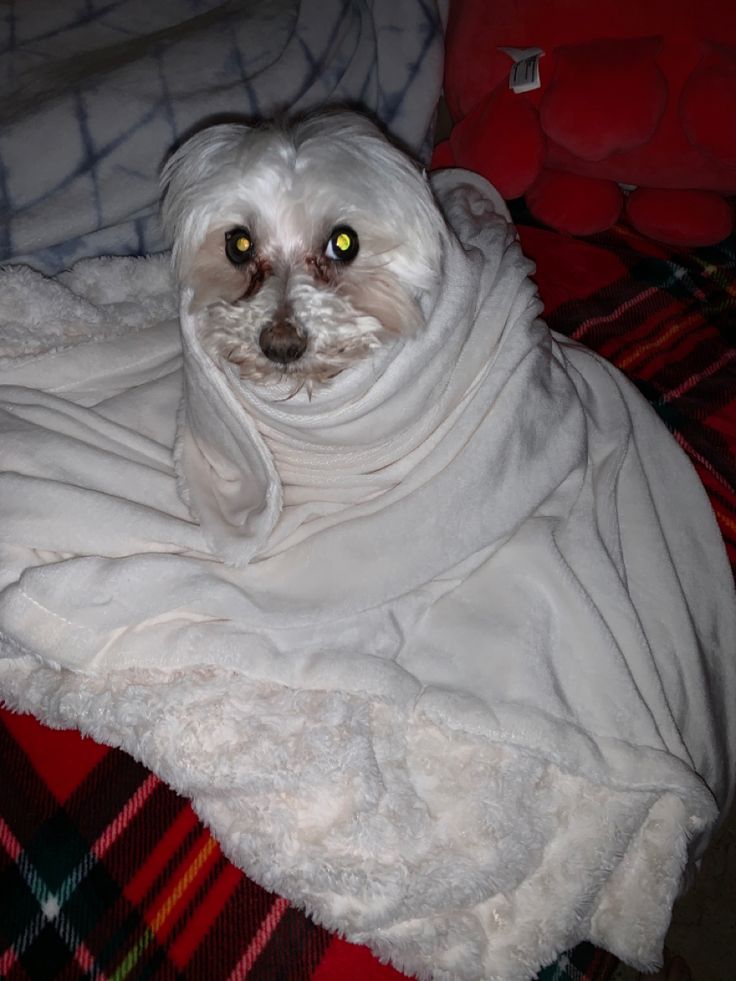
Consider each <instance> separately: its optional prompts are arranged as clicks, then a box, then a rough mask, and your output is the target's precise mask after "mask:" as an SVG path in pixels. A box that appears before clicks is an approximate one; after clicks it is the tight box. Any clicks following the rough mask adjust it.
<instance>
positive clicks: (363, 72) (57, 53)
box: [0, 0, 447, 273]
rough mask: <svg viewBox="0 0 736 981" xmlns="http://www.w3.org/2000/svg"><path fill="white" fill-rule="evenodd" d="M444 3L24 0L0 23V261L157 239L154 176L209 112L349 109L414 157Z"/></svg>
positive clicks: (438, 59)
mask: <svg viewBox="0 0 736 981" xmlns="http://www.w3.org/2000/svg"><path fill="white" fill-rule="evenodd" d="M446 7H447V0H401V2H400V3H397V2H396V0H248V2H245V3H244V2H242V0H228V2H222V0H80V2H78V3H74V4H64V3H59V2H58V0H25V2H23V3H17V4H9V5H8V6H7V7H6V8H5V11H6V12H5V14H4V16H3V18H2V19H0V31H2V32H4V37H2V40H0V49H2V51H3V59H2V86H1V88H2V94H0V214H1V215H2V223H1V224H0V262H2V261H4V262H7V261H11V262H18V261H22V262H27V263H30V264H31V265H33V266H35V267H36V268H38V269H41V270H42V271H44V272H49V273H50V272H55V271H57V270H59V269H62V268H65V267H68V266H70V265H71V264H72V263H73V262H75V261H76V260H77V259H79V258H82V257H84V256H93V255H102V254H141V253H146V252H155V251H157V250H160V249H162V248H163V247H164V245H165V243H164V241H163V239H162V236H161V231H160V228H159V223H158V204H157V198H158V172H159V169H160V166H161V162H162V160H163V158H164V157H165V155H166V154H167V152H168V151H169V150H170V149H171V147H172V146H173V145H174V144H175V143H177V142H178V141H179V140H180V139H181V138H182V136H183V135H185V134H187V133H188V132H189V131H191V130H192V129H193V128H197V127H198V126H200V125H201V124H202V123H204V122H208V121H209V122H212V121H214V120H216V119H217V118H218V117H222V116H228V117H232V116H234V115H238V116H242V117H244V118H246V119H254V118H262V117H267V116H272V115H273V114H274V113H278V112H282V111H286V110H289V111H291V110H304V109H309V108H312V107H314V106H317V105H322V104H324V103H336V102H339V103H343V104H348V105H354V106H358V107H360V108H362V109H364V110H366V111H368V112H369V113H371V114H372V115H374V116H376V117H377V118H378V119H379V120H380V121H382V122H383V124H384V125H385V126H386V127H387V129H388V130H389V131H390V132H391V134H392V135H393V136H394V137H395V138H396V139H398V140H399V141H400V142H401V143H403V144H404V145H405V146H406V147H408V148H409V149H410V150H413V151H414V152H415V153H418V154H420V155H421V154H422V153H424V152H425V151H426V148H427V139H428V134H429V132H430V129H431V123H432V118H433V113H434V108H435V105H436V103H437V99H438V96H439V91H440V86H441V79H442V46H443V22H444V20H445V15H446Z"/></svg>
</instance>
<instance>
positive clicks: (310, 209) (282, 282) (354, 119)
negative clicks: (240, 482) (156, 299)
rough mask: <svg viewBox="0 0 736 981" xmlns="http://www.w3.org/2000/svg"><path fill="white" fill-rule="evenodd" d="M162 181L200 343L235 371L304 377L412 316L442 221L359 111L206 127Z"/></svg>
mask: <svg viewBox="0 0 736 981" xmlns="http://www.w3.org/2000/svg"><path fill="white" fill-rule="evenodd" d="M163 185H164V189H165V192H166V193H165V197H164V220H165V223H166V225H167V227H168V229H169V231H170V233H171V234H172V236H173V240H174V252H173V255H174V263H175V267H176V270H177V274H178V277H179V280H180V282H181V284H182V286H184V287H188V288H189V289H190V290H191V292H192V310H193V311H194V312H196V313H197V315H198V319H199V322H200V324H201V337H202V342H203V344H204V346H205V348H206V349H207V350H208V352H209V353H210V354H211V355H212V357H214V358H215V359H218V360H219V359H223V360H226V361H230V362H232V363H233V364H235V365H236V366H237V367H238V369H239V371H240V374H241V376H242V377H243V378H247V379H250V380H252V381H268V380H270V379H272V378H281V377H283V376H284V375H288V376H291V377H293V379H294V382H295V387H298V386H300V385H301V384H303V383H306V384H307V385H308V386H309V387H310V389H311V387H312V386H313V385H314V384H317V383H323V382H326V381H327V380H329V379H330V378H332V377H334V376H335V375H337V374H338V373H339V372H341V371H343V370H344V369H345V368H347V367H348V366H349V365H351V364H353V363H354V362H355V361H356V360H359V359H361V358H363V357H365V356H366V355H367V354H368V353H369V352H370V351H372V350H373V349H375V348H376V347H377V346H379V345H381V344H383V343H386V342H387V341H388V340H389V339H390V338H391V336H392V335H396V334H397V333H408V332H412V331H415V330H417V329H419V328H420V327H421V324H422V320H423V316H422V311H421V305H420V300H421V298H422V296H423V295H424V294H426V293H427V292H428V291H430V290H431V289H432V287H433V286H434V285H435V284H436V282H437V278H438V274H439V269H440V262H441V252H442V239H443V237H444V236H445V235H446V234H447V232H446V226H445V223H444V220H443V219H442V217H441V215H440V213H439V211H438V209H437V207H436V205H435V203H434V200H433V198H432V195H431V193H430V191H429V188H428V186H427V182H426V180H425V178H424V176H423V175H422V174H421V173H420V171H419V170H418V168H417V167H416V166H415V165H414V164H413V162H412V161H410V160H409V159H408V158H407V157H405V156H404V155H403V154H402V153H400V151H398V150H397V149H396V148H395V147H393V146H392V145H391V144H389V143H388V142H387V141H386V140H385V139H384V138H383V136H382V135H381V134H380V132H379V131H378V130H377V129H376V128H375V127H374V126H373V125H372V124H371V123H369V122H368V121H367V120H366V119H364V118H363V117H360V116H357V115H354V114H352V113H333V114H327V115H320V116H312V117H309V118H307V119H305V120H303V121H301V122H299V123H296V124H295V125H294V126H292V127H290V128H284V127H277V126H268V127H263V128H256V129H252V128H250V127H247V126H239V125H224V126H214V127H211V128H210V129H207V130H204V131H203V132H201V133H199V134H198V135H196V136H194V137H192V139H190V140H189V141H187V142H186V143H185V144H184V145H183V146H182V147H181V148H180V149H179V150H178V151H177V152H176V153H175V154H174V156H173V157H172V158H171V159H170V161H169V162H168V164H167V166H166V167H165V169H164V174H163Z"/></svg>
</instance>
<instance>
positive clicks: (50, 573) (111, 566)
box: [0, 172, 736, 981]
mask: <svg viewBox="0 0 736 981" xmlns="http://www.w3.org/2000/svg"><path fill="white" fill-rule="evenodd" d="M436 187H437V191H438V194H439V195H440V197H441V199H442V200H443V203H444V207H445V209H446V212H447V213H448V215H449V217H450V220H451V222H452V223H453V225H454V227H455V229H456V231H457V234H458V236H459V238H460V240H461V241H462V243H463V245H464V247H461V246H460V245H459V244H455V243H454V244H451V245H450V246H448V248H447V252H446V255H445V262H444V275H443V281H442V282H441V283H439V284H438V288H437V291H436V294H435V295H434V296H433V297H431V298H428V300H427V304H426V309H427V312H428V315H429V322H428V326H427V328H426V329H425V330H424V331H422V332H420V333H419V334H418V335H417V336H415V337H412V338H411V339H407V340H405V341H397V342H396V343H395V344H394V346H393V347H390V348H386V349H385V350H383V351H382V352H380V353H379V354H378V355H377V356H376V357H375V358H374V359H373V360H372V361H370V362H366V363H364V364H363V365H362V366H360V367H357V368H355V369H351V370H350V371H347V372H345V373H344V374H343V375H341V376H339V377H338V378H337V379H335V380H334V382H333V383H332V385H331V387H330V388H329V389H323V390H320V391H318V392H317V394H316V395H315V396H314V398H313V399H312V400H311V401H309V399H308V398H307V396H306V394H305V393H299V394H297V395H296V396H294V397H293V398H291V399H285V398H284V395H285V392H282V391H281V390H279V388H278V386H276V387H275V388H270V389H269V388H251V387H247V386H245V385H242V384H241V383H240V382H239V381H238V379H237V378H236V377H235V375H234V374H232V373H227V372H226V371H224V370H221V369H220V368H218V367H216V366H215V365H214V364H213V363H212V362H210V361H209V360H208V359H207V357H206V356H205V355H204V354H203V352H202V350H201V348H200V346H199V344H198V341H197V338H196V333H195V326H196V325H195V324H193V323H192V322H191V320H190V319H189V318H188V317H187V316H185V317H184V318H183V331H182V334H183V358H182V344H181V342H180V338H179V333H178V328H177V324H176V319H175V310H174V299H173V296H172V291H171V287H170V284H169V280H168V274H167V271H166V268H165V266H164V265H163V261H162V260H160V259H149V260H131V259H119V260H107V261H106V260H89V261H86V262H84V263H81V264H80V265H78V266H77V267H76V268H75V269H74V270H73V271H72V272H71V273H67V274H65V275H63V276H61V277H59V278H58V279H57V280H53V281H52V280H44V279H42V278H41V277H40V276H39V275H38V274H36V273H32V272H31V271H30V270H26V269H21V268H12V269H9V270H7V271H6V272H5V273H4V274H3V278H2V283H1V284H0V285H1V286H2V291H3V296H4V298H3V300H2V305H1V309H2V318H3V321H4V323H3V330H2V334H3V338H4V347H5V353H6V355H7V357H6V358H5V359H4V360H3V361H2V363H1V366H0V383H2V388H0V402H1V405H2V410H1V415H0V466H1V469H2V473H1V474H0V495H1V500H2V510H1V512H0V548H1V550H2V552H1V556H2V572H1V573H0V575H1V576H2V579H1V581H0V589H2V593H1V594H0V630H1V631H2V655H3V657H2V659H0V693H1V694H2V697H3V699H4V700H5V701H6V703H7V704H9V705H11V706H13V707H17V708H19V709H23V710H29V711H32V712H33V713H35V714H36V715H37V716H38V717H39V718H41V719H42V720H44V721H46V722H48V723H50V724H51V725H54V726H78V727H79V728H80V729H82V731H83V732H85V733H89V734H90V735H92V736H94V737H95V738H96V739H98V740H100V741H102V742H104V743H108V744H111V745H117V746H122V747H124V748H125V749H126V750H128V751H129V752H130V753H132V754H133V755H134V756H135V757H136V758H138V759H139V760H141V761H143V762H144V763H146V764H147V765H148V766H149V767H151V768H153V769H154V770H155V771H156V772H157V773H159V774H160V775H161V776H162V777H163V778H164V779H165V780H167V781H168V782H169V783H170V784H171V785H172V786H173V787H174V788H175V789H177V790H178V791H180V792H181V793H183V794H186V795H188V796H189V797H191V799H192V801H193V803H194V806H195V808H196V810H197V812H198V813H199V814H200V816H201V817H202V818H203V819H204V820H205V821H206V822H207V823H208V824H209V825H210V827H211V828H212V830H213V832H214V834H215V835H216V836H217V837H218V839H219V841H220V842H221V843H222V846H223V848H224V849H225V851H226V853H227V854H228V855H229V856H230V857H231V858H232V859H233V861H235V862H236V863H237V864H238V865H240V866H241V867H242V868H244V869H245V870H246V871H247V872H248V873H249V874H250V875H251V876H253V877H254V878H255V879H256V880H257V881H259V882H261V883H263V884H264V885H265V886H267V887H269V888H272V889H275V890H278V891H279V892H280V893H281V894H283V895H284V896H286V897H287V898H288V899H290V900H292V901H293V902H295V903H296V904H298V905H300V906H303V907H304V908H306V909H307V910H308V911H310V912H311V913H312V914H313V915H314V916H315V918H316V919H317V920H319V921H320V922H321V923H324V924H327V925H328V926H330V927H333V928H336V929H338V930H340V931H341V932H343V933H344V934H345V935H346V936H347V937H348V938H349V939H351V940H355V941H358V942H364V943H368V944H369V945H370V946H371V947H372V948H373V949H374V950H376V951H377V952H378V953H379V954H380V955H382V956H384V957H386V958H390V959H391V960H392V961H393V962H394V963H395V964H396V965H397V966H399V967H402V968H404V969H406V970H409V971H414V972H418V973H419V975H420V976H422V977H427V978H429V977H432V978H437V979H448V978H462V979H477V978H486V979H504V981H521V979H527V978H530V977H531V976H532V975H533V974H534V972H535V970H536V969H537V968H539V967H540V966H541V965H543V964H545V963H547V962H549V961H551V960H553V959H554V957H555V956H556V955H557V954H558V953H559V952H560V951H561V950H563V949H565V948H566V947H568V946H571V945H573V944H574V943H576V942H578V941H579V940H581V939H583V938H589V939H591V940H592V941H594V942H596V943H599V944H602V945H603V946H605V947H608V948H609V949H611V950H613V951H615V952H616V953H617V954H619V955H620V956H621V957H623V958H624V959H625V960H627V961H629V962H630V963H632V964H636V965H639V966H641V967H650V966H652V965H653V964H655V963H656V962H657V960H658V957H659V955H660V950H661V944H662V939H663V935H664V932H665V930H666V927H667V924H668V920H669V915H670V909H671V905H672V902H673V899H674V898H675V895H676V893H677V891H678V888H679V886H680V883H681V878H682V876H683V873H684V870H685V869H686V866H687V863H688V860H689V859H693V858H697V856H698V855H699V854H700V852H701V851H702V848H703V846H704V844H705V843H706V841H707V839H708V836H709V834H710V833H711V832H712V829H713V827H714V824H715V822H716V821H717V818H718V815H719V811H721V810H722V809H723V808H724V807H726V806H727V804H728V802H729V800H730V797H731V793H732V789H733V788H732V783H733V775H734V757H735V753H736V750H735V746H736V735H735V729H734V712H733V706H734V705H735V704H736V662H735V659H734V651H735V650H736V644H735V636H734V633H735V631H734V625H735V621H736V615H735V613H734V603H733V595H732V586H731V578H730V573H729V569H728V566H727V564H726V559H725V554H724V550H723V546H722V543H721V540H720V537H719V533H718V531H717V528H716V525H715V522H714V519H713V516H712V513H711V511H710V508H709V505H708V502H707V499H706V497H705V494H704V492H703V490H702V488H701V486H700V484H699V482H698V480H697V478H696V476H695V474H694V472H693V471H692V469H691V467H690V465H689V463H688V462H687V460H686V459H685V457H684V455H683V454H682V453H681V451H680V449H679V448H678V447H677V445H676V444H675V442H674V441H673V440H672V439H671V437H670V436H669V435H668V434H667V432H666V431H665V429H664V428H663V426H662V425H661V424H660V422H659V421H658V420H657V418H656V416H655V415H654V413H653V412H652V411H651V410H650V408H649V407H648V406H647V405H646V404H645V403H644V402H643V400H642V399H641V398H640V397H639V395H638V394H637V393H636V392H635V391H634V389H633V388H632V387H631V386H630V385H629V384H628V383H627V382H626V381H625V380H624V379H623V378H622V377H621V376H620V375H619V374H618V373H617V372H616V371H615V370H614V369H612V368H611V367H610V366H608V365H607V364H605V363H603V362H602V361H601V360H600V359H599V358H597V357H596V356H595V355H593V354H591V353H590V352H588V351H586V350H584V349H582V348H580V347H578V346H575V345H573V344H571V343H568V342H566V341H564V340H563V339H561V338H559V337H555V336H552V335H551V334H550V332H549V331H548V330H547V328H546V327H545V326H544V324H542V323H541V322H540V321H539V320H538V315H539V312H540V303H539V301H538V299H537V297H536V294H535V290H534V288H533V285H532V284H531V282H530V280H529V279H528V274H529V271H530V264H529V263H528V262H527V261H526V260H525V259H524V258H523V257H522V255H521V253H520V250H519V247H518V244H517V242H516V241H515V236H514V233H513V230H512V229H511V228H510V226H509V225H508V224H507V221H506V218H505V216H504V215H505V212H504V209H503V204H502V203H501V202H500V200H499V199H498V198H497V197H496V195H495V193H494V192H493V191H492V189H491V188H490V187H489V186H488V185H486V184H485V183H484V182H482V181H481V180H480V179H478V178H473V177H471V176H469V175H463V174H457V173H454V174H453V173H451V172H447V173H445V174H444V175H439V176H438V177H437V178H436ZM184 301H185V302H184V308H185V307H186V297H185V298H184ZM142 328H146V329H142ZM80 339H86V340H87V342H86V343H74V342H75V341H78V340H80ZM90 339H91V340H90ZM182 363H183V370H182ZM183 386H184V388H183ZM182 391H184V398H183V401H182V402H181V411H180V413H179V418H178V432H177V406H178V405H179V403H180V399H181V397H182ZM174 447H175V449H174ZM185 500H187V501H188V502H189V504H188V505H187V504H186V503H184V501H185ZM195 515H196V518H195V517H194V516H195Z"/></svg>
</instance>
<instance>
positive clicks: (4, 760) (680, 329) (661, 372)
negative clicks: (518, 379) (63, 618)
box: [0, 214, 736, 981]
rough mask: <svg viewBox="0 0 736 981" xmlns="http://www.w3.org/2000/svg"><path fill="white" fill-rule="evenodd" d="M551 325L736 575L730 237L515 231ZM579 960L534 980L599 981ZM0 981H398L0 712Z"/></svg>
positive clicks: (734, 256) (146, 781)
mask: <svg viewBox="0 0 736 981" xmlns="http://www.w3.org/2000/svg"><path fill="white" fill-rule="evenodd" d="M517 220H518V221H520V222H521V226H520V234H521V238H522V243H523V245H524V247H525V250H526V251H527V252H528V253H529V254H530V255H532V257H533V258H534V259H535V260H536V261H537V265H538V280H539V284H540V291H541V293H542V296H543V298H544V299H545V301H546V311H545V312H546V316H547V319H548V322H549V324H550V326H551V327H553V328H554V329H555V330H558V331H560V332H561V333H564V334H566V335H568V336H571V337H575V338H577V339H578V340H580V341H582V342H583V343H585V344H588V345H589V346H591V347H593V348H595V349H596V350H597V351H599V352H600V353H601V354H603V355H604V356H605V357H607V358H608V359H609V360H611V361H612V362H613V363H614V364H616V365H618V367H619V368H621V369H622V370H623V371H624V372H625V373H626V374H627V375H629V377H631V378H632V379H633V380H634V382H635V383H636V384H637V385H638V387H639V388H640V390H641V391H642V392H643V393H644V395H645V396H646V397H647V398H648V399H649V401H650V402H651V403H652V405H654V407H655V409H656V410H657V411H658V412H659V413H660V415H661V417H662V418H663V419H664V421H665V422H666V424H667V425H668V426H669V428H670V429H671V431H672V432H673V433H674V434H675V437H676V438H677V439H678V441H679V442H680V443H681V445H682V446H683V447H684V448H685V449H686V451H687V452H688V453H689V454H690V456H691V459H692V460H693V462H694V464H695V466H696V468H697V469H698V472H699V474H700V476H701V478H702V479H703V482H704V484H705V486H706V488H707V490H708V493H709V495H710V498H711V501H712V503H713V506H714V509H715V512H716V516H717V518H718V521H719V523H720V527H721V529H722V531H723V534H724V538H725V540H726V544H727V548H728V550H729V555H730V557H731V560H732V562H733V563H734V564H736V493H735V492H734V487H735V486H736V352H735V351H734V343H735V337H734V323H735V320H734V313H735V312H736V239H729V240H728V241H726V242H724V243H723V244H721V245H719V246H716V247H711V248H705V249H696V250H691V251H689V252H687V253H683V254H676V253H673V252H672V251H671V250H668V249H666V248H663V247H660V246H657V245H655V244H653V243H651V242H648V241H647V240H646V239H642V238H640V237H638V236H636V235H635V234H634V233H633V232H631V231H630V230H627V229H625V228H623V227H618V228H615V229H613V230H612V231H610V232H608V233H606V234H605V235H602V236H598V237H596V238H594V239H591V240H589V241H587V242H580V241H578V240H574V239H567V238H564V237H561V236H559V235H556V234H555V233H552V232H549V231H546V230H543V229H540V228H538V227H536V226H534V224H533V223H531V222H529V221H528V218H527V216H525V215H523V214H522V215H517ZM616 964H617V961H616V959H615V958H614V957H612V956H611V955H609V954H607V953H605V952H604V951H601V950H598V949H597V948H595V947H593V946H591V945H590V944H581V945H579V946H578V947H577V948H576V949H575V950H574V951H572V952H570V953H568V954H565V955H563V956H561V957H560V958H559V959H558V961H557V962H556V964H554V965H551V966H549V967H547V968H545V969H544V970H543V971H541V972H540V974H539V981H609V979H610V978H612V976H613V974H614V971H615V968H616ZM0 977H3V978H7V979H9V981H28V979H30V981H45V979H52V978H60V979H73V978H80V977H90V978H99V979H110V981H112V979H115V981H123V979H126V978H161V979H169V978H171V979H184V981H186V979H197V981H201V979H207V981H210V979H212V981H218V979H221V978H222V979H233V981H236V979H245V978H249V979H253V981H346V979H351V981H400V978H401V977H402V975H400V974H399V973H398V972H396V971H395V970H393V969H392V968H390V967H386V966H383V965H381V964H379V963H378V961H377V960H375V958H373V957H372V955H371V954H370V953H369V952H368V951H367V950H366V949H365V948H360V947H355V946H352V945H350V944H347V943H345V942H344V941H342V940H340V939H338V938H336V937H334V936H332V935H331V934H329V933H328V932H327V931H325V930H323V929H322V928H321V927H318V926H316V925H315V924H314V923H312V922H311V921H310V920H309V919H307V918H306V917H305V916H304V915H303V914H302V913H300V912H299V911H297V910H295V909H293V908H292V907H290V906H289V904H288V903H287V902H286V901H285V900H283V899H281V898H279V897H277V896H274V895H272V894H270V893H268V892H266V891H265V890H263V889H261V888H260V887H259V886H257V885H255V884H254V883H253V882H251V881H250V880H249V879H247V878H246V877H245V876H244V875H243V874H242V873H241V872H239V871H238V870H236V869H235V868H234V867H233V866H232V865H230V863H229V862H228V861H227V859H226V858H225V857H224V856H223V854H222V852H221V851H220V848H219V846H218V845H217V844H216V842H215V841H214V840H213V839H212V838H211V836H210V835H209V833H208V832H207V830H206V829H205V828H203V827H202V825H201V824H200V823H199V822H198V821H197V819H196V817H195V815H194V813H193V812H192V810H191V808H190V806H189V804H188V803H187V801H185V800H184V799H182V798H180V797H178V796H177V795H176V794H174V793H173V791H171V790H170V789H169V788H167V787H166V786H165V785H164V784H162V783H161V782H160V781H159V780H158V779H157V778H156V777H155V776H154V775H153V774H151V773H149V772H148V771H147V770H145V769H144V768H143V767H141V766H140V765H139V764H137V763H136V762H135V761H133V760H132V759H131V758H130V757H129V756H127V755H126V754H124V753H121V752H119V751H117V750H110V749H106V748H104V747H101V746H97V745H96V744H95V743H93V742H92V741H90V740H83V739H81V737H79V735H78V734H76V733H73V732H52V731H50V730H48V729H45V728H44V727H42V726H41V725H39V724H38V723H37V722H35V721H34V720H33V719H30V718H29V717H27V716H14V715H10V714H9V713H7V712H4V711H2V710H0Z"/></svg>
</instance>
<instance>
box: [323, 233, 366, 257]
mask: <svg viewBox="0 0 736 981" xmlns="http://www.w3.org/2000/svg"><path fill="white" fill-rule="evenodd" d="M358 248H359V244H358V235H357V233H356V232H355V231H353V229H352V228H350V227H349V226H348V225H338V226H337V228H333V229H332V234H331V235H330V238H329V241H328V242H327V245H326V246H325V255H326V256H327V258H328V259H334V260H335V261H336V262H349V261H350V260H351V259H354V258H355V257H356V255H357V254H358Z"/></svg>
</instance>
